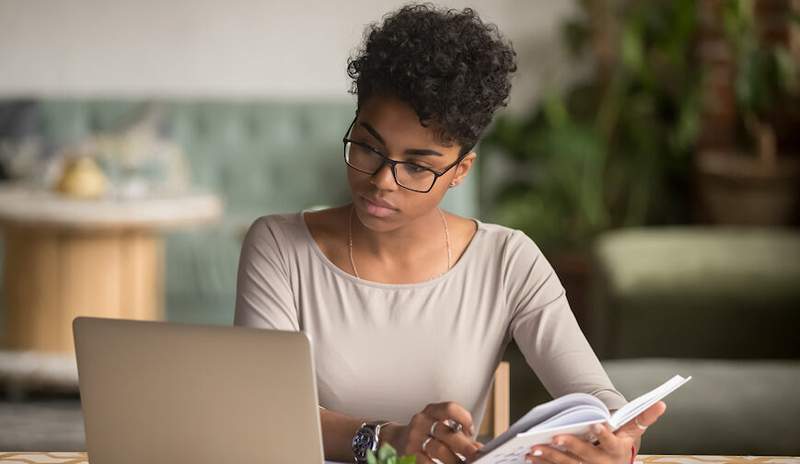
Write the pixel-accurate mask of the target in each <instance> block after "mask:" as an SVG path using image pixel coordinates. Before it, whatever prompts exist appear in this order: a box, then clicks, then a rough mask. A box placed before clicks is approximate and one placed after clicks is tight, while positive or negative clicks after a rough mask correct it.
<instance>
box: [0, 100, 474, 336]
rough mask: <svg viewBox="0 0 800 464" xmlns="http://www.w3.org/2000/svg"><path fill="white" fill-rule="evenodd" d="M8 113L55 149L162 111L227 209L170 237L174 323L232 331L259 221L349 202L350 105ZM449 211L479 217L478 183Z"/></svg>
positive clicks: (101, 105) (226, 103)
mask: <svg viewBox="0 0 800 464" xmlns="http://www.w3.org/2000/svg"><path fill="white" fill-rule="evenodd" d="M4 106H5V107H6V108H12V109H13V108H17V109H20V108H21V110H20V111H18V114H17V115H11V116H8V117H7V119H12V118H13V119H14V120H13V121H11V125H14V123H16V122H24V123H25V124H24V127H21V128H20V127H17V128H16V129H17V130H16V132H17V133H16V134H13V133H12V134H10V135H13V136H16V137H20V136H27V137H41V139H42V140H44V141H45V146H46V147H48V148H50V149H51V150H52V149H53V148H54V147H63V146H71V145H75V144H78V143H80V141H81V140H83V139H85V138H86V137H88V136H90V135H91V134H94V133H108V132H113V131H119V130H120V127H124V126H126V125H130V124H133V123H135V122H136V118H137V117H139V116H140V115H142V114H143V113H145V112H147V111H149V110H152V109H153V108H155V109H156V110H157V113H158V115H159V118H158V131H159V132H160V133H162V134H163V135H164V136H165V137H166V138H168V139H170V140H173V141H175V142H177V143H178V144H179V146H180V147H182V148H183V151H184V152H185V154H186V158H187V160H188V164H189V167H190V170H191V172H190V177H191V182H192V186H193V188H195V189H201V190H208V191H212V192H215V193H217V194H218V195H220V196H221V197H222V199H223V201H224V205H225V207H224V208H225V210H224V216H223V218H222V220H221V221H220V222H219V223H218V224H216V225H214V226H210V227H208V226H203V227H198V228H195V229H190V230H184V231H181V232H176V233H170V234H169V235H168V236H167V240H166V247H165V255H166V269H165V289H164V293H165V305H164V307H165V309H166V317H167V319H168V320H174V321H183V322H199V323H212V324H231V323H232V321H233V303H234V293H235V279H236V267H237V263H238V258H239V251H240V247H241V239H242V236H243V234H244V231H245V230H246V228H247V227H248V226H249V225H250V223H252V221H253V220H255V219H256V218H257V217H259V216H261V215H264V214H271V213H281V212H294V211H299V210H301V209H305V208H313V207H318V206H325V205H336V204H342V203H344V202H346V201H347V198H348V190H347V184H346V179H345V172H346V171H345V164H344V161H343V159H342V141H341V140H342V137H343V136H344V131H345V130H346V129H347V127H348V125H349V124H350V121H351V120H352V118H353V116H354V109H355V105H354V103H352V102H350V101H348V99H345V100H343V101H338V102H312V101H297V102H293V101H275V100H257V99H253V100H246V99H243V100H222V99H198V100H187V99H155V100H153V99H151V100H147V101H144V100H127V99H83V98H46V99H39V100H26V101H19V100H5V101H3V100H0V114H3V112H2V109H3V107H4ZM5 114H6V115H8V111H6V112H5ZM0 122H2V118H0ZM0 129H1V128H0ZM12 132H13V131H12ZM20 132H24V134H20ZM6 135H8V131H6ZM2 138H3V133H2V130H0V139H2ZM444 207H445V208H446V209H449V210H450V211H453V212H455V213H458V214H462V215H467V216H474V215H476V214H477V182H476V180H475V179H474V176H472V178H470V179H469V181H468V182H466V183H464V184H462V185H461V186H459V188H457V189H453V190H451V191H450V192H449V193H448V194H447V197H446V198H445V202H444ZM1 253H2V249H1V247H0V255H1ZM0 321H2V317H0ZM0 324H2V322H0ZM0 329H2V325H0Z"/></svg>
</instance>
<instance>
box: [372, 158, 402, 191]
mask: <svg viewBox="0 0 800 464" xmlns="http://www.w3.org/2000/svg"><path fill="white" fill-rule="evenodd" d="M370 183H372V185H374V186H376V187H378V188H379V189H381V190H395V189H397V187H398V185H397V182H395V180H394V174H392V165H391V164H390V163H383V166H381V167H380V169H378V172H376V173H375V174H373V175H372V177H371V178H370Z"/></svg>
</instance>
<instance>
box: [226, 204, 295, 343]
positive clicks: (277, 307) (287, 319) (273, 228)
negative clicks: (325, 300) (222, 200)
mask: <svg viewBox="0 0 800 464" xmlns="http://www.w3.org/2000/svg"><path fill="white" fill-rule="evenodd" d="M282 243H283V244H284V246H285V245H286V243H285V239H284V236H283V234H281V231H280V230H279V226H278V225H277V224H276V223H275V222H274V221H272V220H270V218H269V216H265V217H262V218H259V219H257V220H256V221H255V222H254V223H253V224H252V225H251V226H250V229H249V230H248V231H247V235H246V236H245V239H244V243H243V244H242V252H241V254H240V256H239V270H238V274H237V278H236V312H235V315H234V319H233V324H234V325H237V326H246V327H255V328H261V329H275V330H290V331H299V330H300V324H299V321H298V316H297V307H296V305H295V299H294V295H293V293H292V286H291V283H290V279H289V275H290V274H289V267H288V263H287V260H286V259H285V256H284V255H283V254H282V253H281V246H280V244H282Z"/></svg>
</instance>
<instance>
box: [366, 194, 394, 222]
mask: <svg viewBox="0 0 800 464" xmlns="http://www.w3.org/2000/svg"><path fill="white" fill-rule="evenodd" d="M361 199H362V200H364V205H365V207H366V210H367V213H369V214H370V215H372V216H375V217H381V218H383V217H387V216H391V215H392V214H394V213H396V212H397V208H395V207H394V205H392V204H391V203H389V202H387V201H383V200H378V199H377V198H367V197H364V196H362V197H361Z"/></svg>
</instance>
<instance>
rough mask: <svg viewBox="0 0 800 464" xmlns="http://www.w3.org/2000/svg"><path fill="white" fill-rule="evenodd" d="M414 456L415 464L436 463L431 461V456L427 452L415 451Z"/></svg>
mask: <svg viewBox="0 0 800 464" xmlns="http://www.w3.org/2000/svg"><path fill="white" fill-rule="evenodd" d="M414 457H415V458H416V463H417V464H436V463H434V462H433V461H431V458H429V457H428V455H427V454H425V453H423V452H422V451H417V452H416V453H414Z"/></svg>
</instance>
